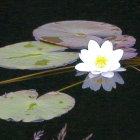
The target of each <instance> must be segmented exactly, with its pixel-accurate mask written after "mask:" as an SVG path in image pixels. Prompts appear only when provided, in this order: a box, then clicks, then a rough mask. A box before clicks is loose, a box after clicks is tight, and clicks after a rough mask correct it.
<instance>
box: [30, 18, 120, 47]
mask: <svg viewBox="0 0 140 140" xmlns="http://www.w3.org/2000/svg"><path fill="white" fill-rule="evenodd" d="M121 34H122V31H121V29H120V28H119V27H117V26H115V25H111V24H108V23H104V22H95V21H84V20H74V21H61V22H53V23H48V24H45V25H42V26H40V27H38V28H37V29H35V30H34V31H33V36H34V37H35V38H36V40H42V41H46V42H49V43H53V44H58V45H63V46H67V47H70V48H76V49H79V48H87V44H88V42H89V40H95V41H97V42H98V43H99V44H101V43H102V39H101V38H100V37H102V38H105V37H110V36H113V35H121Z"/></svg>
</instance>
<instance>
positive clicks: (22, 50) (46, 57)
mask: <svg viewBox="0 0 140 140" xmlns="http://www.w3.org/2000/svg"><path fill="white" fill-rule="evenodd" d="M65 49H67V48H65V47H62V46H56V45H52V44H47V43H43V42H40V41H28V42H21V43H16V44H13V45H8V46H5V47H2V48H0V67H5V68H13V69H30V70H39V69H48V68H54V67H59V66H63V65H66V64H70V63H72V62H74V61H75V60H76V59H78V58H79V56H78V53H76V52H64V50H65Z"/></svg>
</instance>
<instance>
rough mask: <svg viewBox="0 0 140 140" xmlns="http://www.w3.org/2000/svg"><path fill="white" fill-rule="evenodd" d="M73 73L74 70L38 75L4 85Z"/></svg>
mask: <svg viewBox="0 0 140 140" xmlns="http://www.w3.org/2000/svg"><path fill="white" fill-rule="evenodd" d="M72 71H73V70H67V71H62V72H56V73H50V74H45V75H38V76H35V77H28V78H23V79H19V80H16V81H11V82H5V83H2V84H8V83H14V82H20V81H25V80H31V79H35V78H41V77H45V76H54V75H57V74H64V73H68V72H72ZM0 84H1V83H0Z"/></svg>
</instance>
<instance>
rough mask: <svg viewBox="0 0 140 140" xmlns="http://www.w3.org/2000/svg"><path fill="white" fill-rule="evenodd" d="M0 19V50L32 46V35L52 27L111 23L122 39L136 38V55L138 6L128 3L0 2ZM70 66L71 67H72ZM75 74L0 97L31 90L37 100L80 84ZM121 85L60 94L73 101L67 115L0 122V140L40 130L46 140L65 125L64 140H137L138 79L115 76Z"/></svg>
mask: <svg viewBox="0 0 140 140" xmlns="http://www.w3.org/2000/svg"><path fill="white" fill-rule="evenodd" d="M0 7H1V8H0V9H1V11H2V12H1V14H0V18H1V19H2V22H1V27H2V29H1V30H0V33H1V35H0V38H1V39H0V43H1V44H0V46H1V47H2V46H5V45H8V44H13V43H16V42H21V41H28V40H34V38H33V37H32V30H33V29H35V28H36V27H38V26H40V25H42V24H45V23H48V22H53V21H61V20H72V19H83V20H95V21H103V22H107V23H112V24H115V25H117V26H119V27H120V28H122V30H123V31H124V34H129V35H133V36H135V37H136V38H137V43H136V46H135V47H136V48H137V49H139V45H140V42H139V37H140V33H139V29H140V27H139V19H140V16H139V15H140V12H139V8H140V2H139V1H136V0H133V1H129V0H118V1H112V0H107V1H101V0H98V1H93V0H86V1H85V0H77V1H74V0H61V1H59V0H56V1H55V0H42V1H41V0H24V1H18V0H15V1H10V0H9V1H8V0H7V1H4V0H3V3H2V4H1V5H0ZM75 64H76V63H75ZM0 72H1V74H0V80H5V79H9V78H13V77H17V76H21V75H25V74H29V73H33V72H34V71H27V70H26V71H23V70H8V69H3V68H0ZM74 75H75V72H71V73H67V74H65V75H57V76H51V77H43V78H40V79H34V80H28V81H23V82H19V83H13V84H6V85H0V94H1V95H2V94H4V93H5V92H7V93H8V92H11V91H17V90H23V89H36V90H37V91H38V92H39V93H40V95H42V94H44V93H46V92H48V91H52V90H58V89H60V88H62V87H64V86H66V85H70V84H72V83H74V82H77V81H80V80H83V79H84V78H85V76H81V77H75V76H74ZM121 75H122V77H123V79H124V81H125V84H124V85H123V86H122V85H117V89H116V90H112V91H111V92H106V91H104V90H100V91H97V92H94V91H92V90H90V89H82V88H81V85H79V86H76V87H73V88H71V89H68V90H66V91H65V93H68V94H69V95H71V96H73V97H74V98H75V100H76V106H75V107H74V109H73V110H71V111H70V112H69V113H67V114H65V115H62V117H58V118H55V119H53V120H49V121H44V122H41V123H22V122H7V121H5V120H0V140H31V139H32V138H33V133H34V132H36V131H39V130H45V135H44V137H42V140H51V139H52V138H54V137H55V136H56V135H57V134H58V132H59V130H60V129H61V128H62V127H63V126H64V124H65V123H68V135H67V137H66V140H81V139H82V138H83V137H85V136H87V135H88V134H89V133H93V134H94V137H93V138H92V139H93V140H124V139H126V140H139V139H140V134H139V132H140V129H139V117H140V110H139V99H138V97H139V95H140V92H139V87H140V83H139V81H140V74H139V72H138V71H136V70H134V69H128V70H127V71H126V72H123V73H121Z"/></svg>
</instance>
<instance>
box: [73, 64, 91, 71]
mask: <svg viewBox="0 0 140 140" xmlns="http://www.w3.org/2000/svg"><path fill="white" fill-rule="evenodd" d="M75 69H76V70H79V71H91V69H92V68H91V67H90V66H89V65H87V64H85V63H79V64H77V65H76V66H75Z"/></svg>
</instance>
